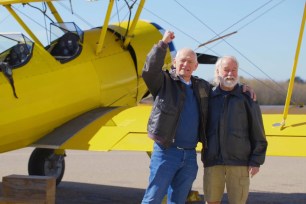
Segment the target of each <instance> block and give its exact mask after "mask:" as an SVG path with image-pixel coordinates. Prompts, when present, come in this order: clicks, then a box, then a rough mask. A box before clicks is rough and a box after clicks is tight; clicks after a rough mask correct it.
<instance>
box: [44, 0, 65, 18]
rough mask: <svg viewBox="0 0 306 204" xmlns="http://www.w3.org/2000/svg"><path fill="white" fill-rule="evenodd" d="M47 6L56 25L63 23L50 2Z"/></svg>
mask: <svg viewBox="0 0 306 204" xmlns="http://www.w3.org/2000/svg"><path fill="white" fill-rule="evenodd" d="M47 5H48V7H49V9H50V11H51V13H52V15H53V16H54V18H55V19H56V21H57V22H58V23H63V19H62V17H61V16H60V15H59V13H58V12H57V10H56V8H55V7H54V5H53V3H52V2H47Z"/></svg>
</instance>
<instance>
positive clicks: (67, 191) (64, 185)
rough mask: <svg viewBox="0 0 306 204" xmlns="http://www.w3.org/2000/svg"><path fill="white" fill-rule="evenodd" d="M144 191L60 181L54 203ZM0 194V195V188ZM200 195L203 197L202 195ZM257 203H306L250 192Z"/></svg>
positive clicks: (303, 197)
mask: <svg viewBox="0 0 306 204" xmlns="http://www.w3.org/2000/svg"><path fill="white" fill-rule="evenodd" d="M1 185H2V184H1V182H0V186H1ZM144 191H145V190H144V189H138V188H130V187H119V186H106V185H98V184H87V183H77V182H61V184H60V185H59V186H58V187H57V189H56V204H139V203H140V202H141V199H142V196H143V194H144ZM0 195H2V189H1V188H0ZM201 197H202V198H203V195H201ZM203 203H204V202H203V201H200V202H189V204H203ZM223 203H224V204H226V203H228V202H227V196H226V194H225V195H224V199H223V202H222V204H223ZM258 203H260V204H288V203H290V204H300V203H306V193H274V192H250V194H249V199H248V202H247V204H258Z"/></svg>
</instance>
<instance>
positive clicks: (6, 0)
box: [0, 0, 56, 5]
mask: <svg viewBox="0 0 306 204" xmlns="http://www.w3.org/2000/svg"><path fill="white" fill-rule="evenodd" d="M49 1H56V0H1V1H0V5H9V4H25V3H32V2H49Z"/></svg>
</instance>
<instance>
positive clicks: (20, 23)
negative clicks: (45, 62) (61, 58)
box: [5, 5, 56, 61]
mask: <svg viewBox="0 0 306 204" xmlns="http://www.w3.org/2000/svg"><path fill="white" fill-rule="evenodd" d="M5 8H6V9H7V10H8V11H9V12H10V14H11V15H12V16H13V17H14V18H15V20H16V21H17V22H18V23H19V25H20V26H21V27H22V28H23V29H24V30H25V31H26V32H27V33H28V34H29V36H30V37H31V38H32V39H33V41H34V42H35V46H37V47H38V48H39V50H40V51H42V52H41V53H42V54H43V55H44V56H45V57H46V58H49V59H50V60H51V61H52V60H53V61H56V60H55V59H54V58H53V57H51V55H50V54H49V53H48V52H47V51H46V50H45V48H44V46H43V44H42V43H41V42H40V40H39V39H38V38H37V37H36V36H35V34H34V33H33V32H32V31H31V30H30V28H29V27H28V26H27V25H26V24H25V23H24V22H23V20H22V19H21V18H20V17H19V16H18V14H17V13H16V12H15V11H14V10H13V9H12V7H11V5H5Z"/></svg>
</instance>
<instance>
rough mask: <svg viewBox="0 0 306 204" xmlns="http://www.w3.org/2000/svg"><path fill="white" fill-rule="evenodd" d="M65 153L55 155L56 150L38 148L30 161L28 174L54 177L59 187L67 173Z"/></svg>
mask: <svg viewBox="0 0 306 204" xmlns="http://www.w3.org/2000/svg"><path fill="white" fill-rule="evenodd" d="M64 157H65V153H64V151H62V153H61V154H57V153H55V150H54V149H44V148H36V149H35V150H34V151H33V152H32V154H31V156H30V159H29V164H28V173H29V175H37V176H54V177H56V185H58V184H59V183H60V182H61V180H62V178H63V176H64V171H65V160H64Z"/></svg>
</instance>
